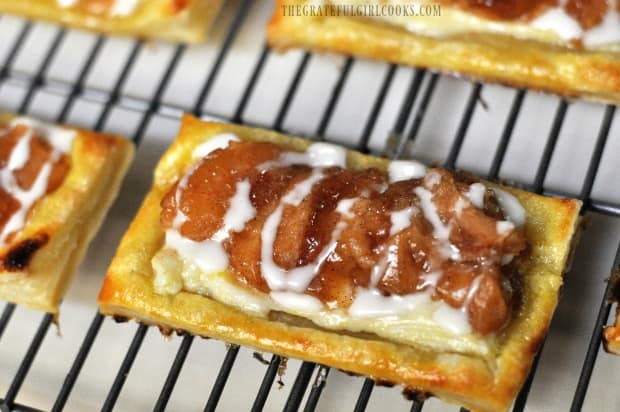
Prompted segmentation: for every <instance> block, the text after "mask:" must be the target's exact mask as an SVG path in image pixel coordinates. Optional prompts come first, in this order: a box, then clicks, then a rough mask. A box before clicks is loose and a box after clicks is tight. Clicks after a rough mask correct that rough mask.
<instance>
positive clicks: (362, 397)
mask: <svg viewBox="0 0 620 412" xmlns="http://www.w3.org/2000/svg"><path fill="white" fill-rule="evenodd" d="M374 388H375V381H373V380H372V379H370V378H366V379H364V384H363V385H362V389H361V390H360V394H359V396H358V397H357V402H355V407H354V408H353V411H354V412H364V411H365V410H366V406H368V401H369V400H370V395H372V390H373V389H374Z"/></svg>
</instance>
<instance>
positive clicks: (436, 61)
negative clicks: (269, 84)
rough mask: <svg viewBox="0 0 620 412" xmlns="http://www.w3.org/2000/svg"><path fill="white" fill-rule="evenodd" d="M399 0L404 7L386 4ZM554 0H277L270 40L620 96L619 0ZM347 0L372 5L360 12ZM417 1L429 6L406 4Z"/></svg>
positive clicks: (563, 91)
mask: <svg viewBox="0 0 620 412" xmlns="http://www.w3.org/2000/svg"><path fill="white" fill-rule="evenodd" d="M551 3H552V2H551ZM399 4H400V5H401V8H400V10H401V12H400V13H397V12H394V11H393V10H394V9H392V11H391V12H390V11H389V10H388V9H383V8H381V7H382V6H387V5H389V6H395V5H399ZM549 4H550V2H499V1H491V2H465V1H456V0H439V1H430V0H429V1H425V0H422V1H416V2H404V1H399V0H370V1H369V0H353V1H341V0H325V1H322V2H314V1H311V0H279V1H277V2H276V8H275V11H274V14H273V17H272V19H271V22H270V23H269V27H268V40H269V44H270V45H271V46H272V47H274V48H276V49H288V48H292V47H302V48H306V49H312V50H318V51H330V52H336V53H343V54H346V55H354V56H361V57H368V58H373V59H380V60H386V61H389V62H392V63H397V64H405V65H412V66H416V67H423V68H429V69H433V70H438V71H441V72H445V73H451V74H452V73H453V74H459V75H463V76H466V77H469V78H472V79H478V80H482V81H489V82H498V83H502V84H506V85H510V86H514V87H519V88H530V89H535V90H541V91H547V92H552V93H556V94H559V95H562V96H566V97H584V98H588V99H594V100H600V101H604V102H611V103H614V104H618V103H620V53H619V52H618V44H620V30H619V29H618V24H619V21H620V20H619V15H618V11H617V10H616V8H615V7H614V6H613V3H611V2H604V1H603V2H580V1H568V2H563V3H562V4H566V6H565V7H564V8H562V7H556V6H552V5H549ZM317 5H320V6H321V7H323V9H321V10H319V9H318V8H317ZM344 5H349V6H366V7H367V8H365V9H364V8H361V9H355V10H357V11H356V12H355V13H357V14H356V15H354V12H353V11H352V10H353V9H347V8H344ZM601 5H602V6H603V8H602V9H601ZM329 6H333V7H332V8H329ZM368 6H371V7H368ZM414 6H415V7H417V8H416V9H414V10H417V13H419V12H420V11H423V12H424V13H425V15H417V16H416V15H406V14H405V13H404V12H403V10H411V9H410V8H411V7H414ZM530 6H531V7H530ZM336 7H340V8H339V9H337V8H336ZM372 7H374V8H372ZM530 8H531V10H530ZM371 13H374V15H372V16H371ZM580 22H581V25H580Z"/></svg>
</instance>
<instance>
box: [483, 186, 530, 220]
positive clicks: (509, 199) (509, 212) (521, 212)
mask: <svg viewBox="0 0 620 412" xmlns="http://www.w3.org/2000/svg"><path fill="white" fill-rule="evenodd" d="M491 190H493V192H494V193H495V197H496V198H497V201H498V203H499V205H500V207H501V208H502V211H503V212H504V215H505V216H506V219H507V220H508V221H510V222H512V223H514V224H515V225H516V226H523V225H524V224H525V219H526V215H527V213H526V211H525V209H524V208H523V206H522V205H521V203H520V202H519V200H518V199H517V198H516V197H514V196H513V195H511V194H510V193H508V192H507V191H505V190H502V189H497V188H495V187H494V188H492V189H491Z"/></svg>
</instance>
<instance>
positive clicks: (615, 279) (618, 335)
mask: <svg viewBox="0 0 620 412" xmlns="http://www.w3.org/2000/svg"><path fill="white" fill-rule="evenodd" d="M608 282H609V283H610V285H609V295H608V296H607V299H608V301H609V303H610V304H614V303H615V304H616V305H617V304H618V302H620V283H619V282H620V267H619V266H616V267H615V268H614V269H613V272H612V274H611V276H610V278H609V280H608ZM603 337H604V341H603V345H604V347H605V350H606V351H607V352H609V353H613V354H615V355H620V309H618V307H617V306H616V323H615V325H613V326H607V327H606V328H605V329H604V331H603Z"/></svg>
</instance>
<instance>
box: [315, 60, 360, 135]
mask: <svg viewBox="0 0 620 412" xmlns="http://www.w3.org/2000/svg"><path fill="white" fill-rule="evenodd" d="M352 65H353V58H351V57H347V59H346V60H345V62H344V65H343V66H342V70H340V75H339V76H338V80H337V81H336V84H335V85H334V87H333V88H332V92H331V95H330V96H329V100H328V101H327V105H326V106H325V109H324V110H323V115H322V116H321V120H320V121H319V126H318V127H317V129H316V132H315V133H314V134H315V136H317V137H318V138H319V139H322V140H323V139H325V132H326V131H327V127H328V126H329V121H330V120H331V118H332V114H333V113H334V109H335V108H336V103H338V98H339V97H340V93H342V88H343V87H344V84H345V83H346V80H347V77H349V72H350V71H351V66H352Z"/></svg>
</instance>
